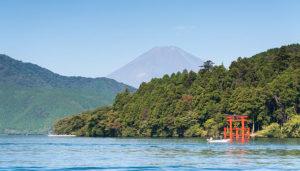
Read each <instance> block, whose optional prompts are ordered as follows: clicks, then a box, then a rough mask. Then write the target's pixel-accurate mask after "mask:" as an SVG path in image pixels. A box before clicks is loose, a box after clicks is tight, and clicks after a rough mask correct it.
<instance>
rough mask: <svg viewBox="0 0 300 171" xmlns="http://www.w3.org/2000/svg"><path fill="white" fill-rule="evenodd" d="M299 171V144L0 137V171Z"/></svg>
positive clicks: (292, 142) (195, 140)
mask: <svg viewBox="0 0 300 171" xmlns="http://www.w3.org/2000/svg"><path fill="white" fill-rule="evenodd" d="M101 169H103V170H199V169H201V170H300V139H283V140H277V139H259V140H252V141H251V142H250V143H248V144H244V145H241V144H207V143H206V141H205V140H203V139H135V138H80V137H68V138H53V137H47V136H0V170H101Z"/></svg>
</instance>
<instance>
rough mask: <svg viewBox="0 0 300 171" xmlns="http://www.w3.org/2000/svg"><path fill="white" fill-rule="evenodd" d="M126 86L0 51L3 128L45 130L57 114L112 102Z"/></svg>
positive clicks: (0, 122) (8, 130)
mask: <svg viewBox="0 0 300 171" xmlns="http://www.w3.org/2000/svg"><path fill="white" fill-rule="evenodd" d="M126 87H128V86H127V85H125V84H121V83H118V82H116V81H114V80H112V79H108V78H96V79H92V78H84V77H65V76H61V75H58V74H55V73H53V72H51V71H49V70H47V69H44V68H41V67H39V66H37V65H34V64H31V63H23V62H21V61H17V60H14V59H12V58H10V57H8V56H6V55H0V132H2V133H3V132H6V133H45V132H47V131H48V130H49V128H50V126H51V124H52V123H53V121H54V120H56V119H57V118H60V117H63V116H66V115H68V114H72V113H76V112H80V111H84V110H88V109H92V108H95V107H97V106H103V105H109V104H111V103H112V101H113V100H114V98H115V96H116V94H117V93H119V92H121V91H123V90H124V89H125V88H126ZM129 89H130V90H133V88H132V87H129Z"/></svg>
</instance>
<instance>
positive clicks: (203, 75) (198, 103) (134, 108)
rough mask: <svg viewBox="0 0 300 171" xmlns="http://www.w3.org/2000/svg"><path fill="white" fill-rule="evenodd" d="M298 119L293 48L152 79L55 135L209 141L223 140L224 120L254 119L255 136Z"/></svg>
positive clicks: (297, 54)
mask: <svg viewBox="0 0 300 171" xmlns="http://www.w3.org/2000/svg"><path fill="white" fill-rule="evenodd" d="M299 113H300V45H299V44H294V45H289V46H283V47H281V48H275V49H271V50H268V51H266V52H263V53H259V54H257V55H255V56H253V57H251V58H241V57H239V58H238V59H237V60H236V61H234V62H232V64H231V65H230V67H229V68H228V69H226V68H225V67H224V66H222V65H220V66H213V63H212V62H211V61H207V62H205V63H204V65H203V67H202V68H201V69H200V70H199V72H198V73H195V72H193V71H190V72H188V71H183V72H181V73H179V72H178V73H174V74H172V75H165V76H164V77H163V78H160V79H158V78H155V79H152V80H151V82H149V83H142V84H141V85H140V87H139V89H138V90H137V91H136V92H135V93H130V92H129V91H125V92H123V93H120V94H118V95H117V97H116V100H115V102H114V104H113V106H112V107H107V108H101V109H97V110H94V111H88V112H84V113H82V114H80V115H75V116H73V117H67V118H64V119H62V120H60V121H58V122H57V123H56V124H55V127H54V129H55V132H56V133H59V134H76V135H80V136H147V137H157V136H164V137H183V136H188V137H204V136H218V135H220V131H221V130H222V127H223V126H224V125H225V124H226V122H225V117H224V116H225V114H240V115H248V116H250V118H251V122H250V123H249V124H250V125H249V126H250V127H251V128H252V131H253V132H254V131H258V130H261V129H262V128H265V127H266V126H268V125H270V124H271V123H276V124H277V125H274V124H273V125H272V126H273V127H278V128H280V130H281V126H283V125H284V124H286V125H288V124H289V125H294V124H293V123H289V122H287V121H290V120H289V119H290V117H291V116H294V115H298V114H299ZM298 126H299V125H298ZM284 129H292V130H293V129H296V130H298V131H299V129H297V128H295V127H294V126H287V127H285V128H284ZM288 132H290V131H286V134H287V136H293V135H289V134H288ZM298 133H299V132H298Z"/></svg>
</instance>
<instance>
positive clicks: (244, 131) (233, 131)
mask: <svg viewBox="0 0 300 171" xmlns="http://www.w3.org/2000/svg"><path fill="white" fill-rule="evenodd" d="M226 119H227V122H228V124H229V139H230V142H233V141H234V139H235V141H236V142H241V143H245V142H248V141H249V139H250V128H249V127H248V126H247V125H248V124H247V123H248V120H247V119H248V116H245V115H229V116H226ZM238 123H241V124H240V125H241V128H238V127H237V124H238ZM245 123H246V125H245ZM233 125H234V128H233ZM227 136H228V128H227V127H224V139H227Z"/></svg>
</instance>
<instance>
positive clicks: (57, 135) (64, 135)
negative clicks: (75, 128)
mask: <svg viewBox="0 0 300 171" xmlns="http://www.w3.org/2000/svg"><path fill="white" fill-rule="evenodd" d="M48 137H76V135H68V134H48Z"/></svg>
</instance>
